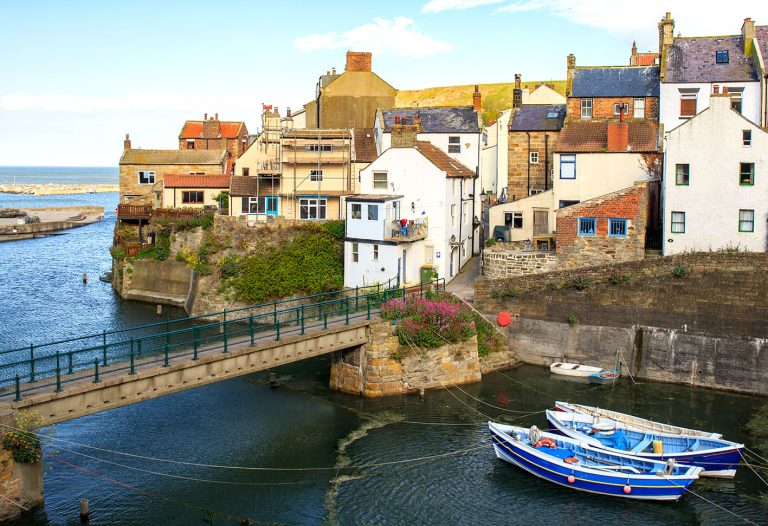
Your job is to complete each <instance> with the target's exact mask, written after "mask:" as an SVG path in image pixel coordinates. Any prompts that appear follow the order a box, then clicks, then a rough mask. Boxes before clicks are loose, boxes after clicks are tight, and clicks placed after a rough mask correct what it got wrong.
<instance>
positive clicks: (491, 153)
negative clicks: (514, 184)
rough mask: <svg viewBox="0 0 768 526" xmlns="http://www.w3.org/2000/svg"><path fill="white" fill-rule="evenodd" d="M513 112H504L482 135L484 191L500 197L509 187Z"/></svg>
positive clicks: (481, 164) (481, 163)
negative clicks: (510, 129) (509, 155)
mask: <svg viewBox="0 0 768 526" xmlns="http://www.w3.org/2000/svg"><path fill="white" fill-rule="evenodd" d="M511 117H512V110H504V111H502V112H501V114H500V115H499V118H498V119H497V120H496V122H494V123H493V124H490V125H488V126H487V127H486V128H485V129H484V130H483V134H482V153H481V155H480V166H481V170H480V173H482V174H483V175H482V179H481V180H482V190H484V191H490V192H493V193H494V194H496V195H498V194H500V193H501V191H502V190H503V189H504V187H506V186H507V172H508V171H509V169H508V164H509V161H508V158H509V157H508V149H509V140H508V132H509V120H510V118H511Z"/></svg>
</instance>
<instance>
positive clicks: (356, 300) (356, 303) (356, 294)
mask: <svg viewBox="0 0 768 526" xmlns="http://www.w3.org/2000/svg"><path fill="white" fill-rule="evenodd" d="M358 294H359V291H358V289H357V285H355V312H357V305H358V299H359V298H358Z"/></svg>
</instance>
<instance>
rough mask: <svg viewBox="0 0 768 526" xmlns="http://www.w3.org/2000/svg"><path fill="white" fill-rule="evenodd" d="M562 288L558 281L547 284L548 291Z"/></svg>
mask: <svg viewBox="0 0 768 526" xmlns="http://www.w3.org/2000/svg"><path fill="white" fill-rule="evenodd" d="M560 288H561V286H560V284H559V283H557V282H556V281H549V282H547V290H560Z"/></svg>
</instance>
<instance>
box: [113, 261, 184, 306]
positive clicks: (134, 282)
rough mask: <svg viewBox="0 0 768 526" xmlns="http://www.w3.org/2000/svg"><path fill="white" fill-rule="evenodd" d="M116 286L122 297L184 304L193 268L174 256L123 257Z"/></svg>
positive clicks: (165, 303)
mask: <svg viewBox="0 0 768 526" xmlns="http://www.w3.org/2000/svg"><path fill="white" fill-rule="evenodd" d="M118 274H119V275H121V276H122V285H121V287H120V288H119V289H118V290H119V291H120V295H121V296H122V297H123V298H125V299H130V300H138V301H146V302H150V303H157V304H164V305H175V306H177V307H184V305H185V304H186V301H187V296H188V295H189V288H190V284H191V280H192V271H191V270H190V269H189V268H187V266H186V263H184V262H181V261H175V260H171V259H168V260H165V261H155V260H150V259H135V260H133V261H129V260H124V261H123V262H122V268H121V269H120V271H119V272H118Z"/></svg>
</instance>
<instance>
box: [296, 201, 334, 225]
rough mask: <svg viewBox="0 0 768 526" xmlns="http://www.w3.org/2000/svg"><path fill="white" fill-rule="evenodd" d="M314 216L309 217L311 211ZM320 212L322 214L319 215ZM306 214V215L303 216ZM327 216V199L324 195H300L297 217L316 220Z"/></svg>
mask: <svg viewBox="0 0 768 526" xmlns="http://www.w3.org/2000/svg"><path fill="white" fill-rule="evenodd" d="M312 210H314V211H315V217H311V215H312V214H311V211H312ZM321 212H322V215H321ZM305 216H306V217H305ZM327 217H328V199H327V198H326V197H300V198H299V218H300V219H304V220H307V221H318V220H323V219H326V218H327Z"/></svg>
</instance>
